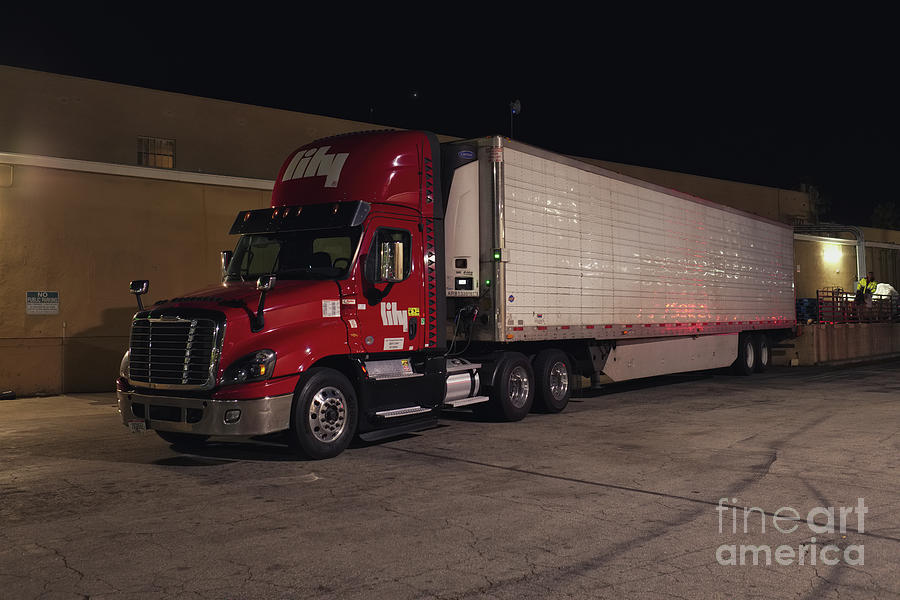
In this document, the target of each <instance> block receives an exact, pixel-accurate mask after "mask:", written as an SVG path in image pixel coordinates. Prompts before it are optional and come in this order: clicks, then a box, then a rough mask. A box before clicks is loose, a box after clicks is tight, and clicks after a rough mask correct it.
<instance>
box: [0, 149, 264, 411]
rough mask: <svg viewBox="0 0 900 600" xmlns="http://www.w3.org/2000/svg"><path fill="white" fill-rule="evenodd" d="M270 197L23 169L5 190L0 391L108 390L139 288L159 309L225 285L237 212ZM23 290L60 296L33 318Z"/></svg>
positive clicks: (0, 208) (0, 224) (0, 200)
mask: <svg viewBox="0 0 900 600" xmlns="http://www.w3.org/2000/svg"><path fill="white" fill-rule="evenodd" d="M270 194H271V192H270V191H269V190H265V189H262V190H259V189H242V188H230V187H224V186H216V185H203V184H191V183H182V182H175V181H167V180H161V179H145V178H135V177H125V176H117V175H108V174H98V173H86V172H76V171H68V170H61V169H50V168H42V167H29V166H21V165H17V166H15V169H14V182H13V185H12V186H11V187H6V188H0V257H2V260H0V280H2V281H3V294H0V390H5V389H12V390H14V391H15V392H16V393H17V394H19V395H29V394H39V393H44V394H52V393H59V392H60V391H72V392H74V391H97V390H108V389H112V387H113V381H114V379H115V377H116V373H117V372H118V365H119V361H120V359H121V357H122V354H123V352H124V350H125V349H126V347H127V344H128V331H129V326H130V320H131V316H132V314H133V313H134V312H135V310H136V303H135V299H134V297H133V296H132V295H130V294H129V293H128V288H127V286H128V282H129V281H130V280H132V279H149V280H150V294H149V295H148V296H147V298H149V300H150V301H151V302H152V301H154V300H157V299H161V298H167V297H172V296H174V295H177V294H180V293H184V292H186V291H188V290H192V289H197V288H199V287H202V286H204V285H208V284H212V283H216V282H218V281H219V280H220V279H219V277H220V276H219V270H220V266H219V265H220V259H219V254H218V253H219V250H222V249H229V248H232V247H233V246H234V243H235V240H234V239H233V238H230V237H229V236H228V235H227V232H228V229H229V228H230V226H231V223H232V222H233V220H234V217H235V215H236V214H237V212H238V211H239V210H241V209H246V208H262V207H265V206H267V205H268V203H269V197H270ZM27 291H56V292H59V297H60V302H59V314H58V315H28V314H26V309H25V296H26V292H27Z"/></svg>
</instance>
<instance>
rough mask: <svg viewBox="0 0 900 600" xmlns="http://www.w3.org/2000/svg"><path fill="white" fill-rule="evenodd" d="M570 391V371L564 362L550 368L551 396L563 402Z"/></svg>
mask: <svg viewBox="0 0 900 600" xmlns="http://www.w3.org/2000/svg"><path fill="white" fill-rule="evenodd" d="M568 391H569V370H568V369H567V368H566V365H565V363H563V362H562V361H559V362H555V363H553V366H552V367H550V395H552V396H553V399H554V400H562V399H563V398H565V397H566V392H568Z"/></svg>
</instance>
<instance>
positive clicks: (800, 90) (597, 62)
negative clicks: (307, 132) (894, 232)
mask: <svg viewBox="0 0 900 600" xmlns="http://www.w3.org/2000/svg"><path fill="white" fill-rule="evenodd" d="M221 6H222V5H212V6H210V8H209V12H208V13H204V12H202V9H195V10H194V11H193V12H190V13H186V12H184V10H183V9H175V8H174V7H175V5H172V7H171V9H172V10H171V13H169V12H165V10H164V9H163V8H162V5H160V8H159V9H158V10H154V11H153V12H147V13H146V14H129V13H125V12H122V13H110V12H108V11H107V12H103V13H102V14H99V13H98V14H96V15H93V16H90V17H87V16H86V15H85V13H84V11H82V10H80V9H79V11H78V12H74V11H73V12H72V13H71V14H70V15H65V14H62V15H60V14H55V15H54V19H53V21H51V22H48V21H46V19H44V18H43V17H39V16H37V15H35V14H31V15H29V14H27V13H22V14H17V13H15V12H13V14H11V15H10V18H9V19H4V21H5V24H3V25H0V28H2V29H0V64H6V65H12V66H20V67H26V68H33V69H39V70H44V71H50V72H57V73H64V74H70V75H78V76H83V77H90V78H95V79H101V80H106V81H114V82H120V83H127V84H132V85H139V86H145V87H150V88H155V89H161V90H169V91H175V92H182V93H187V94H192V95H199V96H206V97H212V98H220V99H225V100H233V101H237V102H245V103H250V104H257V105H262V106H269V107H276V108H282V109H288V110H295V111H302V112H310V113H316V114H323V115H330V116H335V117H341V118H348V119H355V120H361V121H369V122H375V123H379V124H385V125H393V126H397V127H405V128H422V129H428V130H431V131H435V132H438V133H444V134H448V135H456V136H460V137H476V136H482V135H489V134H494V133H501V134H505V135H508V134H509V128H510V118H509V103H510V101H511V100H514V99H519V100H520V101H521V103H522V113H521V115H520V116H518V117H516V120H515V124H514V137H516V138H517V139H520V140H522V141H525V142H527V143H530V144H534V145H537V146H540V147H544V148H548V149H550V150H554V151H558V152H562V153H566V154H573V155H580V156H588V157H594V158H599V159H605V160H611V161H616V162H623V163H631V164H637V165H643V166H648V167H655V168H661V169H670V170H675V171H682V172H686V173H693V174H698V175H705V176H709V177H719V178H724V179H732V180H736V181H743V182H748V183H757V184H761V185H770V186H777V187H783V188H788V189H798V188H799V186H800V185H801V184H804V183H805V184H812V185H814V186H816V187H817V188H818V189H819V190H820V191H821V193H822V194H823V195H824V196H825V198H827V199H828V200H829V202H830V204H831V215H830V217H831V219H832V220H836V221H840V222H845V223H853V224H861V225H867V224H869V223H870V217H871V214H872V210H873V208H874V206H875V205H876V204H877V203H878V202H883V201H894V200H895V198H896V194H895V191H894V189H895V186H894V184H893V179H894V173H895V165H897V163H898V159H900V152H898V149H897V141H896V140H897V135H898V133H900V127H898V122H900V117H898V105H900V97H898V92H897V91H896V89H895V88H896V85H897V84H896V81H895V79H896V78H897V76H898V75H897V73H898V68H897V65H896V61H897V55H898V54H900V53H898V52H897V50H896V48H895V47H894V42H893V40H894V38H895V35H894V34H893V33H892V32H890V30H889V29H888V27H889V25H890V20H889V17H888V15H879V14H861V15H856V14H846V13H842V14H834V15H827V16H826V17H818V16H810V15H786V14H781V13H779V14H769V13H766V14H750V15H746V14H743V15H709V14H706V15H702V14H681V13H679V14H672V15H654V16H653V18H652V19H648V18H647V15H646V14H641V13H633V14H624V13H622V12H610V11H606V10H605V9H604V11H603V12H601V11H598V10H595V11H594V12H592V13H590V14H588V13H572V12H561V10H559V9H557V10H556V11H553V12H555V13H557V14H556V16H548V13H540V12H538V13H535V12H531V13H528V12H524V13H523V12H520V11H519V10H518V9H516V8H514V7H513V5H504V6H510V7H512V8H510V9H509V11H508V12H507V13H500V14H499V15H498V14H494V15H490V17H491V18H488V16H487V15H485V14H481V13H477V12H472V11H478V10H483V9H482V8H480V7H478V6H477V5H459V6H458V7H454V6H452V5H446V10H448V11H450V12H454V11H453V10H451V9H453V8H459V9H461V10H457V11H455V12H456V14H457V17H456V18H453V19H450V18H442V17H435V16H434V15H426V14H424V13H422V14H419V13H418V12H413V11H417V10H419V9H418V8H415V7H416V6H418V5H414V6H412V7H410V8H409V11H410V12H403V13H401V12H395V13H376V12H369V13H368V14H358V13H356V12H354V11H355V9H352V8H350V7H346V6H343V5H342V6H341V7H338V9H336V10H334V11H328V10H318V9H317V10H315V11H313V10H311V9H308V8H305V7H304V8H303V9H302V10H298V11H294V12H290V13H286V14H279V13H277V12H271V11H270V12H267V13H265V14H263V13H261V12H256V13H253V14H249V15H248V14H245V13H240V12H226V13H222V9H221V8H220V7H221ZM543 6H545V7H546V6H548V5H543ZM466 7H467V8H466ZM241 10H244V11H246V10H248V9H247V7H246V6H245V7H243V8H242V9H241ZM464 11H469V12H464ZM460 13H462V17H460V16H459V14H460ZM438 14H439V13H438ZM711 16H712V17H714V18H716V19H717V22H715V23H712V22H710V21H708V19H709V18H710V17H711Z"/></svg>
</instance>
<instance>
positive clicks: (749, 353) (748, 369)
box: [731, 333, 756, 375]
mask: <svg viewBox="0 0 900 600" xmlns="http://www.w3.org/2000/svg"><path fill="white" fill-rule="evenodd" d="M731 368H732V369H733V370H734V372H735V373H736V374H737V375H750V374H751V373H753V371H754V369H756V343H755V341H754V339H753V336H750V335H747V334H744V333H742V334H740V336H739V337H738V355H737V359H736V360H735V361H734V364H733V365H732V366H731Z"/></svg>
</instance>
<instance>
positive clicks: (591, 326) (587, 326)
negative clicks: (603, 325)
mask: <svg viewBox="0 0 900 600" xmlns="http://www.w3.org/2000/svg"><path fill="white" fill-rule="evenodd" d="M585 328H586V329H593V328H594V326H593V325H585Z"/></svg>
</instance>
